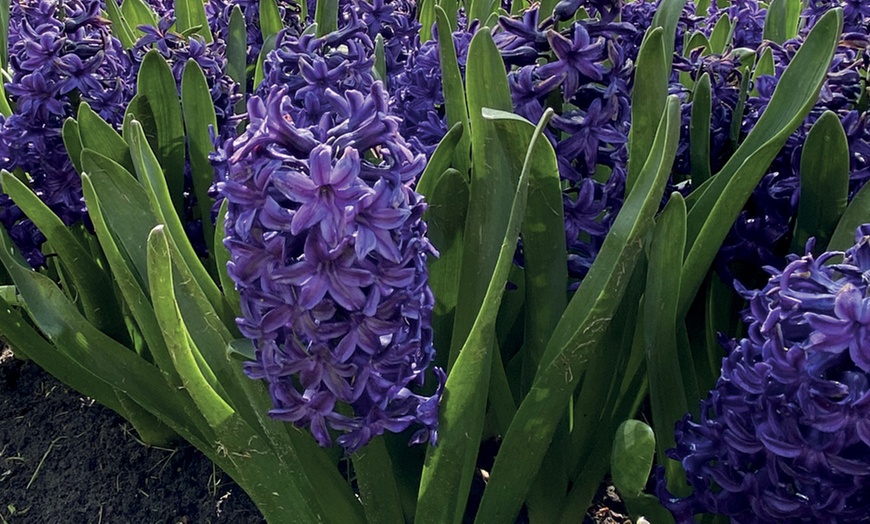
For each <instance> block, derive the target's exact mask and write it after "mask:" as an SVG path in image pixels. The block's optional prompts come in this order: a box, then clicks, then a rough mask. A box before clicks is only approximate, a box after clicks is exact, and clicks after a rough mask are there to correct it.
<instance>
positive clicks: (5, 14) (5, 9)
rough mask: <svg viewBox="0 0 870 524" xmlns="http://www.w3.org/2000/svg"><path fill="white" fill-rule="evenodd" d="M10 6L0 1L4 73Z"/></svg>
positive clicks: (0, 53)
mask: <svg viewBox="0 0 870 524" xmlns="http://www.w3.org/2000/svg"><path fill="white" fill-rule="evenodd" d="M10 4H11V1H10V0H0V68H2V69H3V70H4V71H5V70H6V68H7V67H9V14H10V13H9V11H10V7H11V5H10ZM4 99H5V97H4ZM7 116H8V115H7Z"/></svg>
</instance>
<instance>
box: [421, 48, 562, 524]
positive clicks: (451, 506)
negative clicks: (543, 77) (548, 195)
mask: <svg viewBox="0 0 870 524" xmlns="http://www.w3.org/2000/svg"><path fill="white" fill-rule="evenodd" d="M478 34H480V33H478ZM489 115H490V116H491V118H493V119H495V118H498V120H497V121H495V120H494V121H493V127H492V128H491V129H492V131H491V132H494V131H495V129H498V127H497V126H499V125H501V126H502V127H501V133H500V134H499V135H496V136H498V137H500V138H501V139H502V140H505V141H507V142H509V143H510V144H514V145H516V144H519V143H522V139H523V137H524V135H525V133H524V132H522V131H521V130H522V128H523V126H529V125H531V124H529V123H528V122H527V121H524V120H522V119H520V118H518V117H516V116H515V115H513V114H510V113H501V112H492V113H489ZM481 116H483V115H481ZM551 116H552V110H549V111H547V112H546V113H545V114H544V117H543V118H542V120H541V122H540V123H539V124H538V126H537V128H536V130H535V133H534V135H533V136H532V141H531V143H530V144H529V145H528V146H527V153H526V155H525V160H524V162H523V168H522V171H521V173H520V179H519V181H518V182H517V184H516V191H515V193H514V196H513V199H512V201H511V204H510V209H509V217H508V222H507V224H505V226H504V228H503V229H502V230H501V231H500V233H499V238H500V239H501V246H500V248H499V251H498V256H497V262H496V265H495V268H494V269H493V273H492V277H491V278H490V279H489V282H488V285H487V289H486V296H485V297H484V300H483V301H482V305H481V308H480V310H479V313H478V314H477V315H476V318H475V319H474V324H473V326H472V328H471V331H470V333H469V335H468V338H467V340H466V341H465V343H464V344H463V347H462V351H460V352H459V357H458V359H457V360H456V363H455V365H454V367H453V370H452V371H451V373H450V375H449V376H448V378H447V384H446V385H445V391H444V398H445V399H446V400H445V401H442V404H441V407H440V416H439V429H438V432H439V435H440V438H439V443H438V446H437V447H430V448H429V450H428V451H427V454H426V463H425V465H424V467H423V476H422V480H421V483H420V495H419V498H418V503H417V514H416V518H415V522H417V523H420V524H425V523H448V522H453V523H458V522H459V521H460V520H461V519H462V514H463V511H464V509H465V502H466V500H467V496H468V489H469V487H470V485H471V478H472V474H473V468H474V461H475V458H476V457H477V451H478V443H479V440H480V434H481V432H482V430H483V419H484V411H485V408H486V396H487V395H486V392H487V388H488V387H489V375H490V371H491V365H492V359H493V358H494V357H493V355H492V350H493V345H494V344H493V343H494V337H495V323H496V318H497V316H498V310H499V306H500V305H501V298H502V295H503V293H504V286H505V283H506V282H507V277H508V274H509V273H510V268H511V265H512V260H513V254H514V251H515V250H516V239H517V238H518V236H519V233H520V228H521V226H522V221H523V215H524V212H525V208H526V202H527V197H528V183H529V177H530V172H531V162H532V160H531V157H532V151H534V149H535V144H536V142H537V141H538V140H539V139H540V138H541V137H542V136H543V129H544V128H545V127H546V124H547V122H548V121H549V118H550V117H551ZM478 129H480V128H478ZM482 131H483V130H479V131H478V132H482ZM493 138H495V137H493ZM516 151H521V149H514V152H515V153H516ZM466 245H467V244H466ZM495 358H498V357H495Z"/></svg>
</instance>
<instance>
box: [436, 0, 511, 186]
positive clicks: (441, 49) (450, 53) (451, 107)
mask: <svg viewBox="0 0 870 524" xmlns="http://www.w3.org/2000/svg"><path fill="white" fill-rule="evenodd" d="M435 18H436V21H437V26H436V28H437V30H438V53H439V56H442V57H444V58H443V59H442V60H441V87H442V91H443V93H444V108H445V113H446V116H447V125H449V126H455V125H456V124H462V128H463V129H464V130H465V132H464V133H463V136H461V137H459V143H458V145H457V146H455V148H454V154H453V163H454V166H455V167H456V169H457V170H459V172H460V173H462V174H463V175H467V174H468V172H469V171H470V169H471V137H472V134H471V132H470V130H471V124H470V121H469V118H468V107H467V105H466V97H465V87H464V86H463V85H462V73H461V72H460V70H459V61H458V60H456V48H455V46H454V45H453V33H452V32H450V31H449V28H450V22H449V21H448V19H447V14H446V13H445V12H444V10H443V9H441V7H440V6H436V7H435ZM500 88H501V86H500ZM439 172H443V170H441V171H439Z"/></svg>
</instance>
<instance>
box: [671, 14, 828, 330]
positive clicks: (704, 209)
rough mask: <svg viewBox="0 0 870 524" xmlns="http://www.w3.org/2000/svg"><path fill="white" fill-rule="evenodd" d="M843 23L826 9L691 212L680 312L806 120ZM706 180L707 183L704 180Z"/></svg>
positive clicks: (688, 302) (689, 300)
mask: <svg viewBox="0 0 870 524" xmlns="http://www.w3.org/2000/svg"><path fill="white" fill-rule="evenodd" d="M842 26H843V12H842V10H841V9H832V10H830V11H828V12H827V13H825V14H824V15H823V16H822V18H821V19H820V20H819V21H818V22H817V23H816V25H815V26H814V27H813V29H812V31H810V33H809V35H808V36H807V38H806V40H805V41H804V43H803V45H802V46H801V48H800V50H799V51H798V52H797V54H796V55H795V57H794V58H793V59H792V61H791V63H790V64H789V66H788V68H787V69H786V70H785V72H784V73H783V75H782V78H781V79H780V81H779V84H777V86H776V90H775V91H774V93H773V96H772V97H771V100H770V103H769V104H768V106H767V109H766V110H765V111H764V113H763V114H762V115H761V118H759V120H758V122H757V123H756V124H755V127H754V128H753V129H752V131H751V132H750V133H749V135H748V136H747V137H746V139H745V140H744V141H743V143H742V144H741V145H740V148H739V149H738V150H737V151H736V152H735V153H734V155H733V156H732V157H731V158H730V159H729V160H728V162H727V163H726V164H725V166H724V167H723V168H722V170H721V171H720V172H719V173H718V174H717V175H716V176H715V177H713V178H712V179H710V181H709V183H710V185H709V186H708V187H707V188H706V190H705V191H704V193H703V194H702V195H701V196H700V198H698V200H697V202H696V203H695V204H694V205H693V206H692V208H691V210H690V211H689V215H688V221H687V224H688V227H687V235H686V240H687V241H686V249H687V254H686V257H685V260H684V262H683V286H682V288H681V290H680V307H679V311H680V312H681V314H683V315H684V314H685V312H686V311H688V308H689V305H690V304H691V302H692V300H693V299H694V296H695V294H696V293H697V291H698V289H699V288H700V286H701V283H702V282H703V280H704V276H705V275H706V274H707V270H708V268H709V267H710V264H712V262H713V259H714V258H715V256H716V253H717V252H718V250H719V246H721V245H722V241H723V240H724V239H725V236H726V235H727V234H728V231H729V230H730V229H731V225H732V224H733V223H734V220H735V219H736V218H737V215H738V214H739V213H740V210H741V209H742V208H743V205H744V204H745V202H746V200H747V199H748V198H749V195H750V194H751V193H752V190H753V189H754V188H755V186H756V185H757V184H758V181H759V180H760V179H761V177H762V176H763V175H764V173H765V172H766V170H767V167H768V166H769V165H770V163H771V162H772V161H773V159H774V158H775V157H776V155H777V153H778V152H779V150H780V149H781V148H782V146H783V144H785V142H786V140H788V137H789V135H791V133H792V132H793V131H794V130H795V129H796V128H797V127H798V125H800V123H801V122H803V120H804V118H806V116H807V114H808V113H809V111H810V109H812V107H813V105H814V104H815V102H816V98H817V96H818V93H819V89H821V86H822V83H823V82H824V80H825V78H826V76H827V71H828V66H829V65H830V63H831V59H832V58H833V54H834V50H835V49H836V47H837V42H838V39H839V35H840V32H841V29H842ZM705 185H707V184H705Z"/></svg>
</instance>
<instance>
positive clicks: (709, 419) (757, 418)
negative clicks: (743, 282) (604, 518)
mask: <svg viewBox="0 0 870 524" xmlns="http://www.w3.org/2000/svg"><path fill="white" fill-rule="evenodd" d="M811 247H812V246H811V245H808V252H809V250H810V248H811ZM842 255H843V253H833V252H831V253H825V254H823V255H821V256H819V257H818V258H814V257H813V256H812V255H810V254H808V255H806V256H804V257H802V258H798V257H797V256H791V257H790V258H789V260H790V263H789V264H788V265H787V266H786V268H785V269H784V270H783V271H781V272H780V271H778V270H775V269H773V268H769V271H770V272H771V274H772V277H771V278H770V281H769V282H768V284H767V286H766V287H765V288H764V289H762V290H760V291H747V290H745V289H744V290H742V294H743V296H744V297H745V298H747V299H748V300H749V301H750V306H749V309H748V310H747V311H745V312H744V320H745V321H746V323H747V325H748V326H749V334H748V337H747V338H745V339H742V340H740V341H731V342H729V343H728V344H727V346H728V350H729V352H728V356H726V357H725V359H724V360H723V362H722V375H721V377H720V378H719V380H718V382H717V383H716V387H715V389H714V390H712V391H711V392H710V395H709V396H708V398H707V399H706V400H705V401H703V402H702V404H701V416H700V419H699V420H698V421H693V420H692V418H691V416H687V417H686V418H685V419H684V420H683V421H682V422H679V423H678V424H677V431H676V441H677V448H676V449H675V450H671V455H670V456H671V458H673V459H675V460H679V461H680V462H681V463H682V465H683V468H684V469H685V470H686V473H687V477H688V482H689V484H690V485H691V486H692V487H693V488H694V493H693V494H692V495H691V496H689V497H687V498H684V499H679V498H675V497H673V496H671V495H670V494H669V493H667V491H666V488H665V486H664V478H663V476H661V477H660V478H659V482H658V489H659V495H660V497H661V498H662V500H663V502H664V503H665V505H666V506H667V507H668V508H669V509H670V510H671V511H672V512H673V513H674V515H675V516H676V517H677V520H678V521H680V522H690V521H691V518H692V515H693V514H697V513H705V512H707V513H720V514H723V515H727V516H730V517H731V518H732V522H763V523H766V522H770V523H773V522H807V523H809V522H857V521H858V520H860V519H864V518H866V516H867V515H868V514H870V298H868V292H870V287H868V286H870V280H868V278H867V275H870V224H866V225H864V226H862V227H860V228H859V229H858V231H857V233H856V244H855V246H854V247H852V248H851V249H849V250H848V251H847V252H846V253H845V259H844V260H843V261H842V262H841V263H839V264H831V262H833V261H834V260H836V258H837V257H840V256H842Z"/></svg>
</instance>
